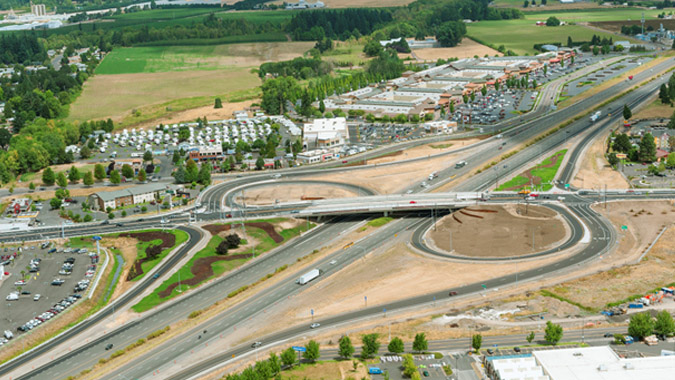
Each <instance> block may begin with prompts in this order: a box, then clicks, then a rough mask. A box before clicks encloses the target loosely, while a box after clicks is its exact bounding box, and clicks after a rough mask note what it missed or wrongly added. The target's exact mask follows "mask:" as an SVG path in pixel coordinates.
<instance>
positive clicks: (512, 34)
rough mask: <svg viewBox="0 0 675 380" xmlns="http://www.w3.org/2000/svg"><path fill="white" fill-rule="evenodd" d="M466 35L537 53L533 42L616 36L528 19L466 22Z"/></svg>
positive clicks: (495, 44)
mask: <svg viewBox="0 0 675 380" xmlns="http://www.w3.org/2000/svg"><path fill="white" fill-rule="evenodd" d="M467 34H468V35H469V36H470V37H474V38H477V39H478V40H480V41H482V42H484V43H488V44H492V45H493V46H496V47H498V46H500V45H504V46H505V47H506V49H507V50H509V49H510V50H513V51H514V52H515V53H516V54H533V53H539V52H537V51H536V50H535V49H534V47H533V45H534V44H543V43H555V42H560V43H562V44H563V45H564V44H566V43H567V37H568V36H569V37H572V40H574V41H590V40H591V37H593V34H595V35H598V36H600V37H607V38H610V37H611V38H614V39H616V36H615V35H613V34H611V33H602V32H598V31H596V30H592V29H589V28H586V27H584V26H581V25H564V26H558V27H546V26H536V25H535V24H534V22H533V21H529V20H503V21H480V22H477V23H473V24H469V25H468V26H467ZM626 39H628V38H626Z"/></svg>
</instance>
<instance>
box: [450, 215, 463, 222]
mask: <svg viewBox="0 0 675 380" xmlns="http://www.w3.org/2000/svg"><path fill="white" fill-rule="evenodd" d="M452 219H454V220H455V222H457V223H459V224H462V221H461V220H459V218H457V215H455V213H453V214H452Z"/></svg>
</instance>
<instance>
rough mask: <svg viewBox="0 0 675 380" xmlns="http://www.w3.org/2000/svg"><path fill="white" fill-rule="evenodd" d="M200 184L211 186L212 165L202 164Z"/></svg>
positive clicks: (199, 177) (199, 176)
mask: <svg viewBox="0 0 675 380" xmlns="http://www.w3.org/2000/svg"><path fill="white" fill-rule="evenodd" d="M198 182H199V183H200V184H202V185H204V186H208V185H210V184H211V165H209V164H202V167H201V168H200V169H199V175H198Z"/></svg>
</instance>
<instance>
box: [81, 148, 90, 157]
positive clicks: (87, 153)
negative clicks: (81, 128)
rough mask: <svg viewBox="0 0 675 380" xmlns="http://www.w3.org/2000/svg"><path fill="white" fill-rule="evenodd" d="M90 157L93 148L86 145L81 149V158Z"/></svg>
mask: <svg viewBox="0 0 675 380" xmlns="http://www.w3.org/2000/svg"><path fill="white" fill-rule="evenodd" d="M89 157H91V149H89V147H88V146H86V145H85V146H83V147H82V149H80V158H82V159H87V158H89Z"/></svg>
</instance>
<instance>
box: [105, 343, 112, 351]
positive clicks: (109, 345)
mask: <svg viewBox="0 0 675 380" xmlns="http://www.w3.org/2000/svg"><path fill="white" fill-rule="evenodd" d="M112 348H113V344H112V343H108V344H107V345H106V346H105V350H106V351H108V350H110V349H112Z"/></svg>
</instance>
